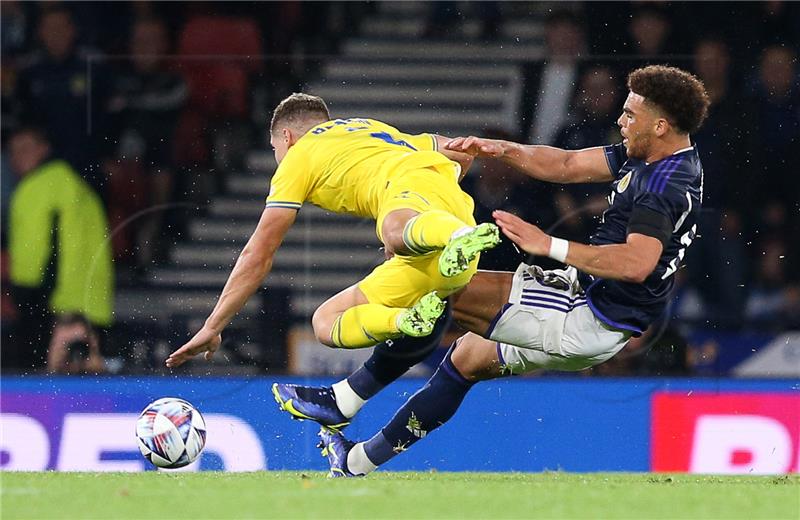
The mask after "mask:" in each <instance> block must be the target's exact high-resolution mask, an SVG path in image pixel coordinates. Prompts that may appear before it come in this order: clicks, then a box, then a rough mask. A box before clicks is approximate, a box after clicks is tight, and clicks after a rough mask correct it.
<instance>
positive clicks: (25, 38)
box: [0, 0, 30, 60]
mask: <svg viewBox="0 0 800 520" xmlns="http://www.w3.org/2000/svg"><path fill="white" fill-rule="evenodd" d="M28 19H29V13H28V12H27V10H26V9H25V6H24V5H23V3H22V2H18V1H16V0H8V1H5V2H3V16H2V17H0V40H1V41H2V47H3V59H4V60H6V59H8V58H11V57H15V56H18V55H19V54H20V53H22V52H23V51H25V50H26V49H27V47H28V42H29V40H30V34H29V27H30V24H29V23H28Z"/></svg>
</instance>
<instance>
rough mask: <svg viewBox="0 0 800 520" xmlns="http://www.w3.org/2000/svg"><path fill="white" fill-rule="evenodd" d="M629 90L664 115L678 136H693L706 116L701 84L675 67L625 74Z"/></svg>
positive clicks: (706, 107) (648, 67) (706, 103)
mask: <svg viewBox="0 0 800 520" xmlns="http://www.w3.org/2000/svg"><path fill="white" fill-rule="evenodd" d="M628 89H629V90H630V91H631V92H633V93H635V94H639V95H640V96H643V97H644V98H645V99H646V100H647V101H649V102H650V103H653V104H654V105H656V106H657V107H658V108H659V109H661V110H662V111H663V112H664V115H665V116H666V118H667V120H668V121H669V123H670V124H671V125H672V126H674V127H676V128H677V129H678V130H679V131H680V132H681V133H688V134H693V133H695V132H696V131H697V130H698V129H699V128H700V126H701V125H702V124H703V121H705V119H706V116H707V115H708V104H709V100H708V94H707V93H706V88H705V87H704V86H703V82H702V81H700V80H699V79H697V78H696V77H695V76H694V75H692V74H690V73H689V72H686V71H685V70H681V69H679V68H677V67H666V66H664V65H649V66H647V67H642V68H640V69H636V70H634V71H633V72H631V73H630V74H628Z"/></svg>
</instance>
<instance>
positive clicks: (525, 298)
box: [485, 264, 631, 375]
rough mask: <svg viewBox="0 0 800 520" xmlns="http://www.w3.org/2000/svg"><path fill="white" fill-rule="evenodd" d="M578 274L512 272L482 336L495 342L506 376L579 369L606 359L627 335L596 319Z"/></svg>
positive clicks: (526, 268) (523, 267)
mask: <svg viewBox="0 0 800 520" xmlns="http://www.w3.org/2000/svg"><path fill="white" fill-rule="evenodd" d="M577 276H578V272H577V270H576V269H575V268H573V267H568V268H567V269H563V270H561V269H554V270H552V271H543V270H542V269H541V268H539V267H538V266H529V265H526V264H520V266H519V267H518V268H517V271H516V272H515V273H514V281H513V283H512V286H511V294H510V295H509V297H508V300H509V301H508V303H507V304H506V305H504V306H503V308H502V310H501V311H500V312H499V313H498V315H497V317H495V319H494V320H493V322H492V324H491V325H490V327H489V331H488V333H487V334H486V335H485V337H487V338H489V339H491V340H493V341H496V342H497V354H498V357H499V358H500V363H501V364H502V365H503V368H504V370H506V371H507V372H506V373H510V374H514V375H518V374H524V373H527V372H530V371H533V370H537V369H547V370H583V369H584V368H588V367H591V366H594V365H597V364H599V363H602V362H603V361H606V360H608V359H610V358H611V357H612V356H614V354H616V353H617V352H619V351H620V349H622V347H624V346H625V344H626V343H627V342H628V340H629V339H630V337H631V332H630V331H624V330H619V329H615V328H613V327H609V326H608V325H606V324H605V323H603V322H602V321H600V320H599V319H598V318H597V317H595V315H594V313H593V312H592V310H591V309H590V308H589V306H588V305H587V303H586V295H585V294H584V292H583V290H582V289H581V286H580V284H579V283H578V280H577Z"/></svg>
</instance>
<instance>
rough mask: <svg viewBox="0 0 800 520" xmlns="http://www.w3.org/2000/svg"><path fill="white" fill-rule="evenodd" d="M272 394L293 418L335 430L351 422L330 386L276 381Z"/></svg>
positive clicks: (281, 407)
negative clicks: (340, 408)
mask: <svg viewBox="0 0 800 520" xmlns="http://www.w3.org/2000/svg"><path fill="white" fill-rule="evenodd" d="M272 395H273V396H275V401H277V402H278V406H279V407H280V409H281V410H283V411H284V412H288V413H289V414H290V415H291V416H292V419H297V420H299V421H304V420H309V421H315V422H318V423H319V424H320V425H322V426H324V427H326V428H329V429H331V430H335V431H338V430H340V429H342V428H344V427H345V426H347V425H348V424H350V419H348V418H347V417H345V416H344V415H342V412H340V411H339V407H338V406H337V405H336V397H335V396H334V394H333V389H332V388H331V387H329V386H302V385H291V384H284V383H274V384H273V385H272Z"/></svg>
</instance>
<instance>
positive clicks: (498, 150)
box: [444, 136, 505, 159]
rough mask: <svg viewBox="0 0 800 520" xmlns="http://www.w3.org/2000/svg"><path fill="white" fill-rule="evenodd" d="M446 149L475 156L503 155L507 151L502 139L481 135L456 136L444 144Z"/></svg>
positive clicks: (495, 156) (496, 156) (494, 156)
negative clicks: (504, 148) (486, 137)
mask: <svg viewBox="0 0 800 520" xmlns="http://www.w3.org/2000/svg"><path fill="white" fill-rule="evenodd" d="M444 147H445V149H447V150H453V151H456V152H462V153H466V154H469V155H472V156H474V157H493V158H495V159H496V158H498V157H502V156H503V154H504V153H505V151H504V150H503V146H502V144H501V142H500V141H497V140H495V139H483V138H481V137H475V136H469V137H456V138H455V139H451V140H450V141H448V142H447V143H446V144H445V145H444Z"/></svg>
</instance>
